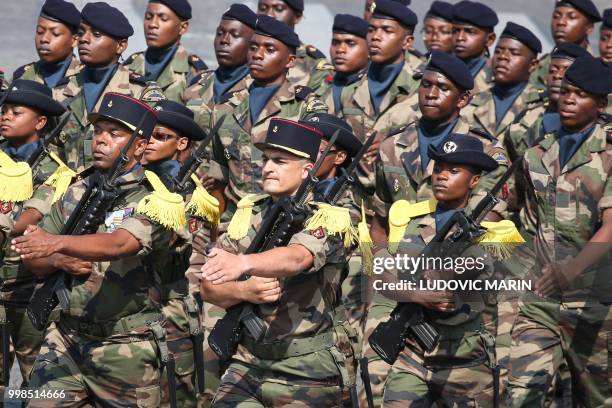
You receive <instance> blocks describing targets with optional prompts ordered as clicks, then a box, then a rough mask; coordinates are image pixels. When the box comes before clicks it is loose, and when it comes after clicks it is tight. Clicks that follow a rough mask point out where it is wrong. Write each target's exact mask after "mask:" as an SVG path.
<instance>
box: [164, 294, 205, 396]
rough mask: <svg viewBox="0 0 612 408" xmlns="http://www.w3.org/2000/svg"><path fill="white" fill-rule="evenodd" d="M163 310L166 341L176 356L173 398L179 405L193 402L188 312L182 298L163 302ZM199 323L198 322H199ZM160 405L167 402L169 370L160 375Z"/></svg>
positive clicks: (192, 364) (191, 353)
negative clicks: (174, 394)
mask: <svg viewBox="0 0 612 408" xmlns="http://www.w3.org/2000/svg"><path fill="white" fill-rule="evenodd" d="M162 314H163V315H164V316H165V317H166V342H167V343H168V351H169V352H170V354H172V355H173V356H174V360H175V365H176V367H175V381H176V401H177V404H178V406H179V407H195V406H196V387H195V381H196V378H195V360H194V354H193V341H192V338H191V335H190V331H189V316H188V314H187V312H186V306H185V302H184V301H183V300H182V299H170V300H168V301H167V302H165V305H164V306H163V308H162ZM198 324H199V322H198ZM161 391H162V407H169V406H170V396H169V394H168V370H164V372H163V376H162V378H161Z"/></svg>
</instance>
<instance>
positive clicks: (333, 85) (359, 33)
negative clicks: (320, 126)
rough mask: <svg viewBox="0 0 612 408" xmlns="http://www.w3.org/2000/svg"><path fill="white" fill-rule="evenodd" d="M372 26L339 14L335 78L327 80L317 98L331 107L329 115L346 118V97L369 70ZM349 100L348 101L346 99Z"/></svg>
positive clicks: (335, 30)
mask: <svg viewBox="0 0 612 408" xmlns="http://www.w3.org/2000/svg"><path fill="white" fill-rule="evenodd" d="M367 35H368V23H367V22H366V21H365V20H363V19H361V18H359V17H355V16H351V15H350V14H337V15H336V17H334V25H333V27H332V41H331V46H330V47H329V55H330V56H331V59H332V64H333V65H334V70H335V74H334V75H330V76H328V77H327V78H326V79H325V84H324V85H323V86H321V88H319V90H318V91H317V94H319V95H321V100H323V101H324V102H325V104H326V105H327V106H328V107H329V113H331V114H334V115H336V116H341V115H342V99H343V97H342V93H343V91H344V90H345V89H348V87H350V85H353V84H355V83H357V81H359V80H360V79H361V78H362V77H363V76H364V75H365V73H366V70H367V67H368V43H367V41H366V37H367ZM345 98H346V97H345Z"/></svg>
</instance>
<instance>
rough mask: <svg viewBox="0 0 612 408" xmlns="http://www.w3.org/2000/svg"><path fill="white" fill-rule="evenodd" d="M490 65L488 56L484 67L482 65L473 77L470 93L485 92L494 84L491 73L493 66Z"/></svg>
mask: <svg viewBox="0 0 612 408" xmlns="http://www.w3.org/2000/svg"><path fill="white" fill-rule="evenodd" d="M491 65H492V62H491V58H489V59H488V60H487V63H486V64H485V65H484V67H482V69H481V70H480V71H478V74H476V76H475V77H474V88H473V89H472V90H471V91H470V93H471V94H472V95H477V94H479V93H481V92H486V91H488V90H490V89H491V87H492V86H493V85H494V84H495V76H494V75H493V68H492V66H491Z"/></svg>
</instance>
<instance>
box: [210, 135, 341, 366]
mask: <svg viewBox="0 0 612 408" xmlns="http://www.w3.org/2000/svg"><path fill="white" fill-rule="evenodd" d="M338 134H339V131H336V132H334V134H333V136H332V138H331V139H330V141H329V143H328V145H327V147H326V149H325V151H323V153H321V155H320V156H319V159H318V160H317V162H316V163H315V165H314V167H313V169H312V170H310V172H309V177H308V178H307V179H306V180H304V182H302V184H301V185H300V188H299V190H298V192H297V193H296V194H295V196H294V197H292V198H290V197H287V198H283V199H280V200H278V201H277V202H276V203H275V204H274V205H273V206H272V208H271V209H270V211H269V212H268V213H267V214H266V216H265V218H264V220H263V223H262V225H261V227H260V229H259V231H258V232H257V234H256V235H255V238H254V239H253V241H252V242H251V244H250V245H249V247H248V248H247V250H246V251H245V254H253V253H259V252H263V251H266V250H269V249H272V248H276V247H281V246H286V245H287V243H288V242H289V240H290V238H291V237H292V236H293V234H294V233H295V232H297V231H299V230H301V229H302V228H303V224H304V221H305V220H306V209H305V204H306V200H307V199H308V197H309V195H310V193H311V192H312V191H313V190H314V188H315V186H316V184H317V183H318V181H319V180H318V179H317V177H316V173H317V172H318V170H319V169H320V168H321V165H322V164H323V160H324V159H325V156H327V154H329V152H330V151H331V148H332V146H333V144H334V143H335V142H336V139H337V138H338ZM245 279H248V277H244V276H243V277H241V279H240V280H245ZM243 325H244V327H246V329H247V330H248V331H249V334H250V335H251V337H252V338H253V339H255V340H260V339H261V338H262V337H263V335H264V334H265V325H264V322H263V321H262V320H261V318H259V316H257V314H256V313H255V309H254V307H253V304H251V303H247V302H242V303H239V304H237V305H234V306H232V307H230V308H228V309H227V310H226V314H225V316H223V318H222V319H221V320H219V321H218V322H217V323H216V324H215V326H214V327H213V329H212V330H211V332H210V335H209V336H208V344H209V345H210V347H211V348H212V350H213V351H214V352H215V353H216V354H217V355H218V356H219V358H220V360H221V361H222V362H227V361H229V360H230V359H231V357H232V356H233V355H234V353H235V352H236V349H237V348H238V344H239V343H240V339H241V338H242V334H243V332H242V327H243Z"/></svg>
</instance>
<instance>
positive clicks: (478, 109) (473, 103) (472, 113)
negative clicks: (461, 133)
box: [463, 84, 546, 143]
mask: <svg viewBox="0 0 612 408" xmlns="http://www.w3.org/2000/svg"><path fill="white" fill-rule="evenodd" d="M545 100H546V91H545V90H544V89H542V88H538V87H535V86H534V85H531V84H527V86H526V87H525V88H524V89H523V91H522V92H521V93H520V95H519V96H518V97H517V98H516V100H515V101H514V103H513V104H512V106H511V107H510V109H508V111H507V112H506V114H505V116H504V118H503V119H502V120H501V121H500V123H499V126H496V121H495V102H494V100H493V94H492V93H491V91H487V92H481V93H479V94H477V95H474V97H473V98H472V99H471V100H470V104H469V105H468V106H467V107H466V108H465V109H464V110H463V114H464V116H465V117H466V118H468V120H469V121H470V123H472V125H473V126H476V127H480V128H483V129H484V130H486V131H487V132H489V133H490V134H492V135H493V136H495V137H496V138H498V139H500V142H502V143H503V142H504V141H503V137H504V132H505V131H506V129H508V127H509V126H510V125H511V124H512V123H513V122H514V121H515V120H516V119H517V117H518V116H519V115H521V112H523V111H524V110H526V109H533V108H534V107H536V106H538V105H542V104H543V103H544V102H545Z"/></svg>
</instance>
